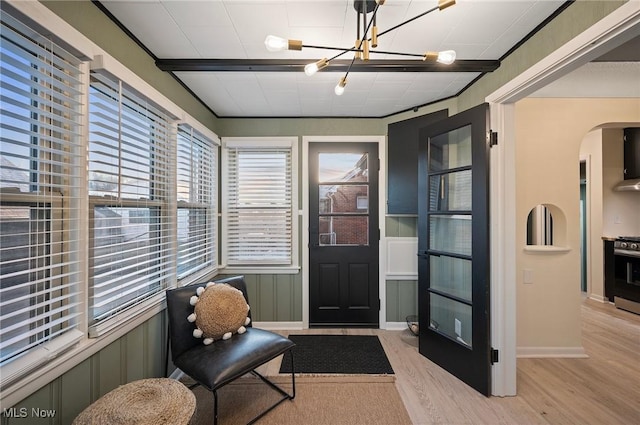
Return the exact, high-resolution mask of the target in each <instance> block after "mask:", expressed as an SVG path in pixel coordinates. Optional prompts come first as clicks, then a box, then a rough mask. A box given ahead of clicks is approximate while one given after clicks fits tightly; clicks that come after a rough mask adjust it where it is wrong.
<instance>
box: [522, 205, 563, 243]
mask: <svg viewBox="0 0 640 425" xmlns="http://www.w3.org/2000/svg"><path fill="white" fill-rule="evenodd" d="M526 229H527V235H526V241H527V246H526V248H525V250H527V251H566V250H567V249H568V248H567V247H566V241H567V220H566V216H565V214H564V212H563V211H562V210H561V209H560V208H558V207H557V206H556V205H553V204H538V205H536V206H534V207H533V208H532V209H531V210H530V211H529V214H528V215H527V226H526Z"/></svg>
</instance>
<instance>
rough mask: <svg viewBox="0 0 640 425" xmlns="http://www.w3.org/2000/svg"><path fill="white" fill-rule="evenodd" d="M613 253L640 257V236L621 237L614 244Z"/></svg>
mask: <svg viewBox="0 0 640 425" xmlns="http://www.w3.org/2000/svg"><path fill="white" fill-rule="evenodd" d="M613 253H614V254H616V255H629V256H631V257H640V236H620V237H619V238H617V239H616V240H615V242H614V243H613Z"/></svg>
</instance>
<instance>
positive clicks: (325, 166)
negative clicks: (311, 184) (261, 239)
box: [318, 152, 369, 183]
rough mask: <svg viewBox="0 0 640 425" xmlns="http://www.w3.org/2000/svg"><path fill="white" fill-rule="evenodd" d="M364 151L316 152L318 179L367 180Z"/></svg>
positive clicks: (326, 180)
mask: <svg viewBox="0 0 640 425" xmlns="http://www.w3.org/2000/svg"><path fill="white" fill-rule="evenodd" d="M367 156H368V155H367V154H366V153H344V152H341V153H320V154H318V170H319V171H318V173H319V176H318V179H319V182H320V183H323V182H367V181H369V169H368V165H367Z"/></svg>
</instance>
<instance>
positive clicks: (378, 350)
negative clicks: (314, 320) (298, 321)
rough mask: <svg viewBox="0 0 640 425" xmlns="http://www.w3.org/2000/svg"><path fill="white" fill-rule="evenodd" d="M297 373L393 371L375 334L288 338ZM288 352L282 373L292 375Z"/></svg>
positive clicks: (382, 372) (295, 336) (281, 368)
mask: <svg viewBox="0 0 640 425" xmlns="http://www.w3.org/2000/svg"><path fill="white" fill-rule="evenodd" d="M288 338H289V339H290V340H291V341H293V342H294V343H295V344H296V346H295V347H293V348H292V351H293V356H294V359H295V362H296V366H295V367H296V373H333V374H337V373H340V374H392V373H393V368H392V367H391V364H390V363H389V359H387V355H386V354H385V353H384V349H383V348H382V344H381V343H380V340H379V339H378V337H377V336H375V335H289V336H288ZM289 356H290V353H289V352H286V353H285V354H284V357H283V359H282V365H281V366H280V373H291V360H290V359H289Z"/></svg>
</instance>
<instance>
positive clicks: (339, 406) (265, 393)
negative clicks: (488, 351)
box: [190, 375, 411, 425]
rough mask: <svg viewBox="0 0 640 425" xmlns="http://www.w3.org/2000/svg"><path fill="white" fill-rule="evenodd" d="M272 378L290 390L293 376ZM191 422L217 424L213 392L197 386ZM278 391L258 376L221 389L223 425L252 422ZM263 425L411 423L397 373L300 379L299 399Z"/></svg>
mask: <svg viewBox="0 0 640 425" xmlns="http://www.w3.org/2000/svg"><path fill="white" fill-rule="evenodd" d="M272 379H273V380H274V381H275V382H277V383H278V384H279V385H282V387H283V388H284V389H286V390H289V389H290V388H291V384H290V382H291V377H290V376H289V377H287V376H276V377H272ZM193 392H194V394H195V395H196V400H197V402H196V412H195V414H194V417H193V418H192V420H191V423H190V424H191V425H205V424H206V425H210V424H212V423H213V395H212V394H211V393H210V392H208V391H207V390H205V389H203V388H201V387H197V388H194V390H193ZM277 398H278V395H277V394H276V393H275V392H274V391H273V390H271V389H269V387H267V386H266V385H265V384H263V383H262V382H261V381H259V380H258V379H256V378H248V377H247V378H241V379H239V380H237V381H234V382H233V383H231V384H228V385H226V386H225V387H223V388H222V389H220V390H219V403H220V404H219V405H218V406H219V415H218V420H219V422H218V423H219V425H236V424H246V423H247V422H248V421H249V420H251V419H252V418H253V417H255V416H256V415H257V414H258V413H259V412H260V411H261V410H262V409H264V407H266V406H269V405H270V404H272V403H273V402H274V401H275V400H276V399H277ZM258 424H260V425H302V424H303V425H327V424H331V425H336V424H344V425H360V424H367V425H371V424H374V425H375V424H381V425H382V424H384V425H389V424H393V425H410V424H411V419H410V417H409V414H408V413H407V410H406V409H405V407H404V404H403V403H402V399H401V398H400V394H398V390H397V389H396V386H395V377H394V376H372V375H371V376H316V377H310V376H303V377H296V397H295V399H293V400H291V401H285V402H283V403H282V404H280V405H279V406H278V407H276V408H275V409H274V410H272V411H271V412H269V413H268V414H267V415H266V416H264V417H263V418H261V419H260V420H259V421H258Z"/></svg>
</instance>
